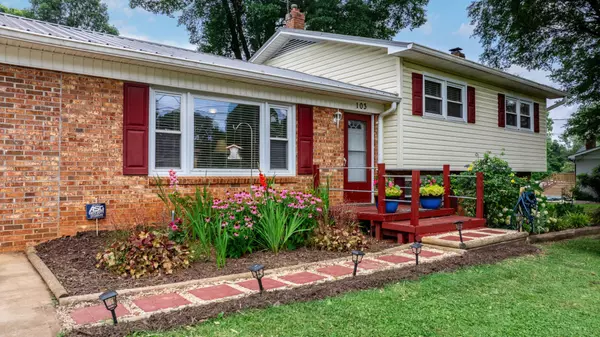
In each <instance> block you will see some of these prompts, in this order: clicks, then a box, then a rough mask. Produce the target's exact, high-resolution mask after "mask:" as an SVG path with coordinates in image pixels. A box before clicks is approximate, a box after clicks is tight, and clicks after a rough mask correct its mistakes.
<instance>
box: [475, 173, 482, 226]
mask: <svg viewBox="0 0 600 337" xmlns="http://www.w3.org/2000/svg"><path fill="white" fill-rule="evenodd" d="M475 216H476V217H477V218H480V219H483V172H477V202H476V205H475Z"/></svg>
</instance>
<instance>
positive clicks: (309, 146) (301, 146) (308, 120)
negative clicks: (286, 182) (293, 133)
mask: <svg viewBox="0 0 600 337" xmlns="http://www.w3.org/2000/svg"><path fill="white" fill-rule="evenodd" d="M297 110H298V111H297V114H298V117H297V118H298V155H297V158H298V174H313V172H312V171H313V111H312V106H308V105H298V109H297Z"/></svg>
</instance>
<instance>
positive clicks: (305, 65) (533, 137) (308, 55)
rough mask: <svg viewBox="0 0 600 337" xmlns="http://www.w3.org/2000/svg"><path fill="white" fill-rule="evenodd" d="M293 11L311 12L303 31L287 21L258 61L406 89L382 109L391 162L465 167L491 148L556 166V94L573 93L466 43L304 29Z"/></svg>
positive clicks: (526, 167)
mask: <svg viewBox="0 0 600 337" xmlns="http://www.w3.org/2000/svg"><path fill="white" fill-rule="evenodd" d="M292 13H295V14H294V15H292V21H293V20H294V19H295V18H300V19H301V20H299V21H298V22H294V23H291V24H290V23H288V27H294V28H300V29H289V28H283V29H280V30H279V31H278V32H277V33H275V35H273V37H272V38H271V39H270V40H269V41H268V42H267V43H266V44H265V45H264V46H263V47H262V48H261V49H260V50H259V51H258V52H257V53H256V54H255V55H254V56H253V57H252V59H251V60H250V61H251V62H253V63H255V64H265V65H270V66H274V67H279V68H282V69H290V70H295V71H300V72H303V73H306V74H311V75H315V76H322V77H326V78H330V79H334V80H338V81H342V82H345V83H349V84H355V85H361V86H366V87H370V88H373V89H377V90H383V91H387V92H390V93H394V94H398V95H399V96H400V98H401V103H400V104H399V105H398V106H397V108H396V109H394V111H391V112H389V113H387V114H386V115H385V116H384V115H383V114H382V115H380V117H381V116H384V117H383V123H380V124H379V129H380V130H383V131H382V132H381V133H380V135H379V137H380V140H381V144H382V145H383V151H380V152H379V158H378V159H379V161H381V162H384V163H385V164H386V168H387V169H390V170H398V171H401V170H410V169H415V168H429V169H432V170H441V167H442V165H443V164H450V165H451V167H452V169H453V170H460V169H463V168H464V167H465V165H467V164H469V163H471V162H472V161H473V160H474V159H475V158H476V155H477V154H479V155H481V154H483V153H484V152H487V151H491V152H492V153H494V154H500V153H504V154H505V156H504V158H505V159H506V160H507V161H508V162H509V164H510V165H511V167H512V168H513V169H514V170H516V171H518V172H521V173H529V172H541V171H546V115H547V113H546V99H551V98H561V97H564V96H566V93H565V92H563V91H560V90H557V89H555V88H552V87H549V86H546V85H543V84H539V83H536V82H533V81H530V80H527V79H524V78H521V77H518V76H515V75H511V74H508V73H506V72H503V71H500V70H497V69H494V68H490V67H486V66H483V65H481V64H478V63H476V62H472V61H469V60H466V59H465V58H464V54H462V53H461V52H460V49H459V48H457V49H453V50H452V54H448V53H443V52H440V51H437V50H434V49H431V48H428V47H425V46H422V45H419V44H416V43H409V42H399V41H388V40H378V39H370V38H362V37H354V36H346V35H338V34H329V33H321V32H312V31H307V30H303V29H302V28H303V26H304V25H303V22H304V17H303V15H302V14H301V13H298V10H297V9H292ZM366 107H368V105H364V106H363V105H359V104H357V106H356V107H355V108H356V109H359V110H360V109H361V108H366ZM348 160H349V161H350V162H349V166H353V165H362V164H363V162H362V161H356V163H353V162H352V158H348ZM368 164H370V163H368ZM367 166H368V165H367Z"/></svg>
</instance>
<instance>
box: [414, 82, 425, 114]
mask: <svg viewBox="0 0 600 337" xmlns="http://www.w3.org/2000/svg"><path fill="white" fill-rule="evenodd" d="M412 114H413V116H423V74H418V73H412Z"/></svg>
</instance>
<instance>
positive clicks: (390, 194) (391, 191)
mask: <svg viewBox="0 0 600 337" xmlns="http://www.w3.org/2000/svg"><path fill="white" fill-rule="evenodd" d="M373 189H374V190H375V207H377V208H379V200H378V198H377V191H378V186H377V179H375V180H374V181H373ZM401 195H402V189H401V188H400V186H398V185H396V184H394V180H393V179H391V178H387V179H386V181H385V199H386V201H385V212H386V213H396V211H397V210H398V205H399V204H400V201H393V200H400V196H401Z"/></svg>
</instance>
